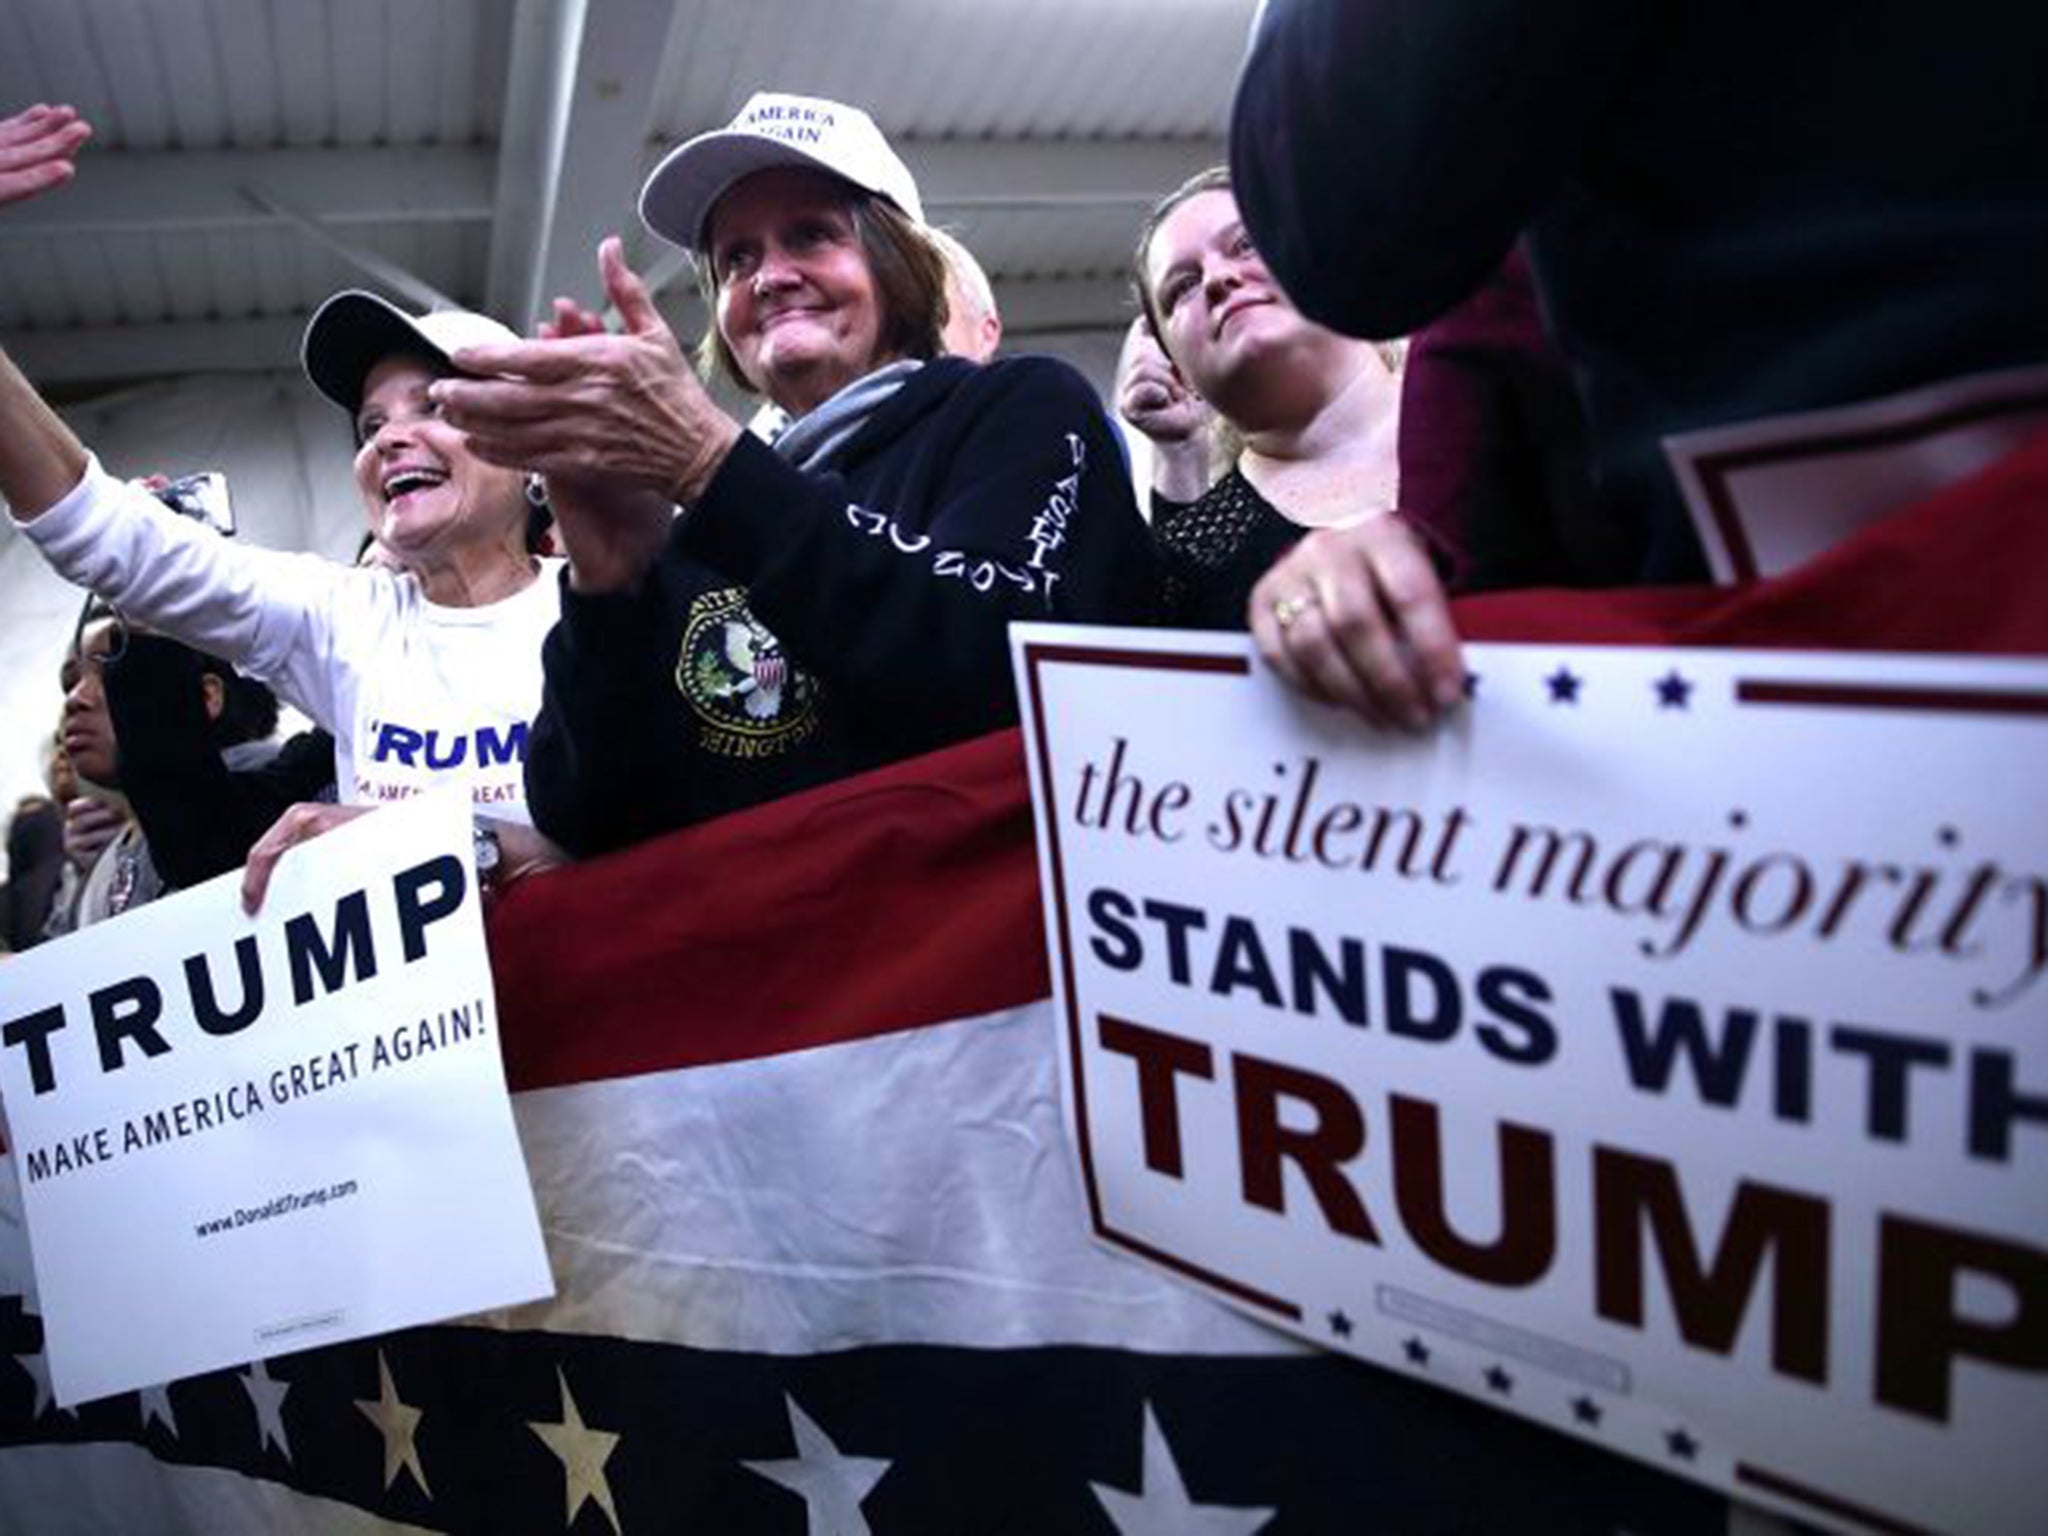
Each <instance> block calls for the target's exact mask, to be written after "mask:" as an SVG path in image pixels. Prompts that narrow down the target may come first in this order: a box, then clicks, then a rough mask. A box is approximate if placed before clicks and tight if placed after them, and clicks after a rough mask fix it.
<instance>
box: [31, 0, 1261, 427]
mask: <svg viewBox="0 0 2048 1536" xmlns="http://www.w3.org/2000/svg"><path fill="white" fill-rule="evenodd" d="M1252 9H1253V0H1011V3H997V0H712V3H699V4H682V5H668V4H656V3H647V0H587V3H576V0H0V36H4V37H7V38H8V39H9V46H8V47H7V48H6V49H4V50H0V110H14V109H16V108H18V107H19V106H22V105H26V104H27V103H29V102H32V101H37V100H62V101H70V102H72V103H73V104H75V105H76V106H78V107H79V108H80V109H81V110H82V111H83V112H84V113H85V114H86V115H87V116H88V117H89V118H90V119H91V120H92V121H93V123H94V125H95V127H96V129H97V133H98V136H97V138H96V140H95V143H94V144H93V146H92V147H91V149H90V150H89V151H88V152H87V156H86V158H85V160H84V162H83V164H82V166H81V172H80V176H79V178H78V181H77V182H76V183H75V184H74V185H73V186H72V187H70V188H67V189H66V190H65V191H64V192H62V193H61V194H58V195H56V196H52V197H46V198H41V199H38V200H36V201H35V202H32V203H29V204H23V205H19V206H18V207H16V208H13V209H10V210H8V211H7V213H6V214H0V327H4V328H5V329H6V331H7V334H8V337H9V342H10V346H11V347H12V348H13V349H14V350H15V351H16V353H17V355H18V356H20V357H21V358H22V360H23V362H24V364H25V366H28V367H29V368H30V370H31V371H32V372H38V373H40V374H41V375H42V376H43V377H44V378H45V379H46V380H48V381H51V382H58V383H65V382H69V383H71V384H72V385H73V386H74V387H75V386H77V385H80V384H82V383H83V382H84V381H95V382H119V381H122V380H125V379H130V378H135V377H143V376H149V375H153V374H160V373H165V372H174V371H187V370H190V369H194V368H200V367H219V368H237V369H239V368H260V367H275V366H278V365H280V364H281V363H285V362H288V360H289V358H290V356H291V355H292V350H293V347H292V343H293V341H294V340H295V335H296V329H297V326H298V325H299V323H300V322H301V320H302V317H303V316H304V314H305V313H306V312H307V311H308V310H309V309H310V308H311V307H312V306H313V305H314V304H316V303H317V302H318V301H319V300H320V299H321V298H322V297H324V296H325V295H326V294H327V293H329V292H332V291H333V290H334V289H336V288H339V287H344V286H354V285H366V284H367V285H369V286H376V284H375V283H374V282H369V281H368V280H367V279H366V278H365V275H364V270H363V267H362V265H361V264H360V263H359V262H357V261H354V260H351V259H350V257H349V256H347V255H343V254H337V253H336V251H335V249H333V245H334V244H335V243H336V242H338V243H339V244H340V245H342V246H344V247H346V248H347V249H348V250H349V251H352V252H355V253H358V254H359V255H360V256H361V257H362V258H364V259H366V260H368V261H369V262H371V263H372V264H375V263H377V262H383V263H391V264H395V265H396V266H397V267H399V268H402V269H404V271H405V272H406V273H409V274H410V275H411V276H412V277H413V278H415V279H417V280H418V281H420V282H422V283H424V284H426V285H428V286H429V287H431V288H433V289H435V290H438V291H440V292H441V293H444V294H446V295H448V296H449V297H450V298H453V299H455V300H457V301H459V302H461V303H464V304H467V305H471V306H484V305H487V304H488V305H490V306H491V307H494V308H496V309H497V310H499V311H500V312H501V313H506V315H507V318H512V319H517V318H520V317H521V316H520V314H519V313H518V312H519V311H522V310H526V309H528V308H529V306H530V305H531V304H532V302H533V301H534V300H535V299H537V298H538V297H540V296H543V295H545V294H548V293H552V292H556V291H570V292H577V293H580V294H583V295H585V296H589V295H588V290H589V288H590V286H591V279H590V263H589V252H590V251H591V250H592V248H593V247H594V245H595V243H596V239H597V237H598V236H599V235H600V234H601V233H603V232H604V231H606V230H609V229H618V228H625V229H631V228H632V227H633V222H634V221H633V217H632V195H633V191H634V189H635V188H636V187H637V185H638V182H639V180H640V177H641V175H642V174H643V172H644V169H645V167H646V165H647V164H649V163H650V162H651V160H652V158H653V157H654V156H655V155H656V154H658V152H659V151H660V150H662V149H664V148H666V147H667V146H669V145H671V144H673V143H674V142H675V141H677V140H678V139H681V138H683V137H686V136H687V135H689V134H690V133H694V132H699V131H702V130H703V129H705V128H707V127H712V126H716V125H717V124H719V123H721V122H723V121H725V120H726V119H727V118H728V117H729V116H730V115H731V113H732V112H733V111H734V110H735V109H736V107H737V106H738V105H739V104H740V103H741V102H742V101H743V100H744V99H745V98H746V97H747V95H749V94H750V93H751V92H752V91H754V90H756V89H760V88H764V87H767V88H777V89H787V90H796V91H802V92H806V93H810V94H817V95H826V96H833V97H836V98H838V99H841V100H847V101H852V102H857V103H859V104H862V105H864V106H866V107H867V108H868V109H869V110H870V111H872V112H873V113H874V115H875V116H876V118H877V119H878V121H880V122H881V124H882V126H883V127H884V129H885V130H886V131H887V132H888V133H889V134H890V135H891V137H892V139H893V140H895V141H896V143H897V145H898V147H899V149H901V150H902V151H903V153H904V155H905V158H906V159H907V160H908V161H909V162H910V163H911V165H912V166H913V168H914V169H915V170H916V171H917V172H918V174H919V176H920V179H921V181H922V182H923V184H924V188H925V192H926V198H927V203H928V205H929V207H930V209H931V212H932V215H933V217H934V219H935V220H936V221H938V222H941V223H945V224H947V225H948V226H949V227H952V228H955V229H956V230H958V231H960V232H962V233H963V234H964V236H965V237H966V238H967V239H968V240H969V242H970V243H971V244H972V245H973V246H974V248H975V250H976V252H977V254H978V255H980V256H981V258H982V259H983V261H984V264H985V265H987V266H988V267H989V269H990V271H991V273H992V274H993V275H994V276H995V278H996V281H997V289H998V294H999V296H1000V297H1001V299H1002V300H1003V303H1004V305H1005V308H1006V310H1010V311H1012V312H1013V316H1014V319H1013V325H1014V326H1015V328H1017V329H1020V330H1022V331H1025V332H1030V331H1041V332H1042V331H1046V330H1072V329H1080V330H1089V329H1094V330H1102V329H1108V328H1111V327H1114V326H1116V325H1118V324H1120V322H1121V317H1122V314H1123V309H1122V300H1121V276H1122V270H1123V263H1124V260H1125V255H1126V252H1127V251H1128V248H1129V244H1130V239H1131V236H1132V233H1133V231H1134V229H1135V226H1136V223H1137V220H1138V218H1139V216H1140V215H1141V213H1142V211H1143V206H1144V203H1145V202H1146V201H1148V200H1149V199H1150V198H1151V197H1153V196H1156V195H1157V194H1158V193H1159V192H1161V191H1164V190H1165V189H1166V188H1167V187H1168V186H1170V185H1171V184H1172V183H1173V182H1174V181H1175V180H1177V179H1178V178H1179V176H1180V175H1183V174H1185V173H1186V171H1188V170H1190V169H1193V168H1194V167H1196V166H1198V165H1200V164H1202V163H1204V162H1205V161H1207V160H1209V159H1212V158H1214V156H1215V155H1216V154H1217V153H1218V150H1219V143H1218V139H1217V130H1218V127H1219V124H1220V121H1221V118H1222V115H1223V113H1224V111H1225V109H1226V107H1227V103H1228V93H1229V87H1230V81H1231V78H1232V76H1233V73H1234V70H1235V67H1236V62H1237V58H1238V56H1239V53H1240V50H1241V48H1242V44H1243V39H1244V35H1245V31H1246V28H1247V26H1248V24H1249V20H1250V15H1251V12H1252ZM279 210H282V213H283V215H284V216H280V213H279ZM293 216H302V217H303V218H304V219H307V220H311V221H313V222H314V223H315V224H316V225H317V230H316V231H315V232H313V233H309V232H308V229H307V227H306V226H305V225H304V224H303V223H297V222H293ZM323 237H324V239H325V241H326V242H327V243H322V241H323ZM635 249H636V250H637V251H638V253H639V255H640V258H641V259H642V260H643V261H646V260H649V259H652V258H653V257H654V256H655V255H656V254H657V251H656V249H655V247H654V246H653V243H652V242H651V241H648V240H646V239H644V238H643V239H640V240H638V241H636V242H635ZM686 287H687V284H679V285H676V286H675V287H674V288H672V289H671V290H670V292H669V294H668V296H667V297H666V299H665V303H667V304H668V306H669V307H670V309H671V312H672V314H674V315H675V316H676V318H677V319H678V321H679V323H682V324H685V325H691V326H694V324H695V323H696V322H697V319H698V317H697V316H696V315H695V313H694V307H693V302H692V301H691V300H690V299H689V298H688V297H687V296H686V295H685V294H684V293H683V292H682V289H684V288H686Z"/></svg>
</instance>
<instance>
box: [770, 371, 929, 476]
mask: <svg viewBox="0 0 2048 1536" xmlns="http://www.w3.org/2000/svg"><path fill="white" fill-rule="evenodd" d="M923 366H924V364H923V363H921V362H919V361H918V360H917V359H916V358H905V359H904V360H903V361H901V362H896V363H886V364H884V365H883V366H882V367H880V368H877V369H876V370H875V371H874V372H873V373H870V374H865V375H863V376H862V377H860V378H858V379H855V380H854V381H853V382H852V383H851V384H849V385H847V386H846V388H844V389H842V390H840V391H839V393H838V394H836V395H833V396H832V397H831V398H830V399H828V400H826V401H824V402H823V403H822V404H820V405H817V406H814V407H812V408H811V409H810V410H808V411H806V412H804V414H803V415H801V416H799V417H797V418H796V419H795V420H794V421H792V422H790V423H789V425H788V426H786V427H784V428H783V429H782V430H781V431H780V432H778V433H777V434H776V435H775V439H774V446H775V451H776V452H777V453H778V454H780V455H781V456H782V457H783V458H785V459H787V460H788V461H789V462H790V463H791V464H793V465H795V466H796V467H797V468H798V469H823V468H825V467H826V466H827V465H829V464H830V463H831V462H832V456H833V455H834V454H836V453H837V452H838V451H839V450H840V449H841V448H844V447H845V446H846V444H847V443H848V442H849V441H850V440H851V439H852V437H853V435H854V433H856V432H858V431H859V430H860V429H861V428H862V427H864V426H866V425H867V422H868V418H869V417H870V416H872V415H874V414H875V412H876V411H878V410H880V409H881V407H882V403H883V402H884V401H885V400H887V399H888V398H889V397H890V396H891V395H893V394H895V393H896V391H897V390H899V389H901V388H902V387H903V386H904V384H905V382H906V381H907V380H908V379H909V378H910V376H911V375H912V374H913V373H915V372H917V370H918V369H920V368H922V367H923Z"/></svg>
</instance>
